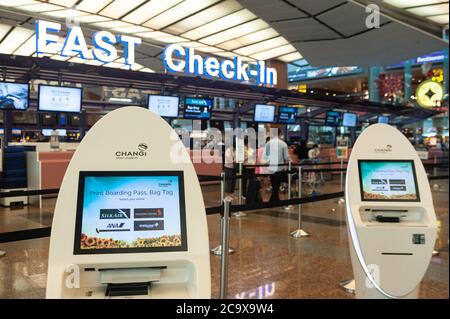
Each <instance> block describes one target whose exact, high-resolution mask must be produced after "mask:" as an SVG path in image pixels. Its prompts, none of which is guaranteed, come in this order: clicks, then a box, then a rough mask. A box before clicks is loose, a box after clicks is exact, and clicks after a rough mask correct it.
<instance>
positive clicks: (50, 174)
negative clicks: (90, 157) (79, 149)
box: [26, 151, 74, 207]
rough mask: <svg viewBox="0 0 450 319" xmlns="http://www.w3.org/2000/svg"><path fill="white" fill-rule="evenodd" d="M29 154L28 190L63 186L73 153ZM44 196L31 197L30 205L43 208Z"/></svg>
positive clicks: (48, 152)
mask: <svg viewBox="0 0 450 319" xmlns="http://www.w3.org/2000/svg"><path fill="white" fill-rule="evenodd" d="M26 153H27V180H28V189H30V190H33V189H53V188H59V187H60V186H61V183H62V180H63V178H64V174H65V172H66V169H67V166H68V165H69V162H70V160H71V159H72V156H73V153H74V152H73V151H41V152H39V151H34V152H26ZM42 197H43V196H30V198H29V203H30V204H34V205H38V206H39V207H41V206H42V201H41V200H42Z"/></svg>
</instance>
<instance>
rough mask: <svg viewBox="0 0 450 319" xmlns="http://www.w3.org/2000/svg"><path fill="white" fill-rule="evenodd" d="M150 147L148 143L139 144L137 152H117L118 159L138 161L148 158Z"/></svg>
mask: <svg viewBox="0 0 450 319" xmlns="http://www.w3.org/2000/svg"><path fill="white" fill-rule="evenodd" d="M147 150H148V146H147V144H146V143H139V145H138V146H137V150H136V151H116V152H115V155H116V159H137V158H139V157H144V156H147V152H146V151H147Z"/></svg>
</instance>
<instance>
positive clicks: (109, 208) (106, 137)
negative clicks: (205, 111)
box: [46, 107, 211, 299]
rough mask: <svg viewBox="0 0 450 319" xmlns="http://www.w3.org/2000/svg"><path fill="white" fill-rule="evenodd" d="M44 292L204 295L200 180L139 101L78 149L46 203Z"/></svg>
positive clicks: (206, 276) (206, 269) (170, 134)
mask: <svg viewBox="0 0 450 319" xmlns="http://www.w3.org/2000/svg"><path fill="white" fill-rule="evenodd" d="M48 267H49V269H48V279H47V291H46V295H47V298H105V297H106V298H112V297H125V296H126V297H139V298H180V299H185V298H210V295H211V284H210V266H209V247H208V231H207V224H206V214H205V207H204V202H203V197H202V192H201V189H200V184H199V182H198V178H197V175H196V172H195V170H194V167H193V165H192V163H191V161H190V158H189V154H188V152H187V150H186V148H185V146H184V145H183V144H182V142H181V141H180V140H179V138H178V136H177V134H176V133H175V132H174V131H173V130H172V128H171V127H170V126H169V125H168V124H167V123H166V121H164V120H163V119H162V118H161V117H159V116H158V115H156V114H154V113H152V112H150V111H148V110H146V109H144V108H139V107H124V108H120V109H118V110H115V111H113V112H110V113H109V114H107V115H106V116H105V117H104V118H102V119H101V120H100V121H99V122H97V123H96V124H95V125H94V127H93V128H92V129H91V130H90V131H89V133H88V134H87V135H86V137H85V138H84V139H83V141H82V142H81V143H80V145H79V146H78V148H77V150H76V152H75V154H74V156H73V158H72V160H71V162H70V164H69V166H68V169H67V171H66V174H65V177H64V180H63V182H62V185H61V189H60V193H59V196H58V200H57V203H56V208H55V213H54V218H53V225H52V233H51V238H50V252H49V265H48Z"/></svg>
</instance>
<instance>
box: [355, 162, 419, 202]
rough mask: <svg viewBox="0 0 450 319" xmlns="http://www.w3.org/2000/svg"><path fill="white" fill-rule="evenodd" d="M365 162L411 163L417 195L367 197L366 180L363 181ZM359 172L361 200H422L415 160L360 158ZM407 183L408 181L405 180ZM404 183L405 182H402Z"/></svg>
mask: <svg viewBox="0 0 450 319" xmlns="http://www.w3.org/2000/svg"><path fill="white" fill-rule="evenodd" d="M363 163H385V164H387V165H389V164H396V163H397V164H398V163H405V164H409V165H410V169H411V171H412V172H411V173H412V178H413V181H414V184H413V185H414V191H415V197H416V198H413V199H401V198H397V199H392V198H366V197H365V196H364V191H365V190H364V182H363V176H362V174H363V170H362V167H361V165H362V164H363ZM358 174H359V189H360V193H361V201H362V202H420V192H419V187H418V183H417V174H416V167H415V165H414V160H398V159H392V160H391V159H389V160H384V159H380V160H378V159H376V160H374V159H359V160H358ZM405 183H406V182H405ZM390 184H391V182H389V185H390ZM402 185H403V184H402ZM406 190H407V188H405V191H406Z"/></svg>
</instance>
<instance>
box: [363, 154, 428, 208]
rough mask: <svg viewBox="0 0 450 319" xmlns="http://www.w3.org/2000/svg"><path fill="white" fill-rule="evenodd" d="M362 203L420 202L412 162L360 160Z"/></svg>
mask: <svg viewBox="0 0 450 319" xmlns="http://www.w3.org/2000/svg"><path fill="white" fill-rule="evenodd" d="M358 167H359V180H360V189H361V200H362V201H390V202H396V201H399V202H418V201H420V196H419V188H418V186H417V177H416V170H415V167H414V161H412V160H358Z"/></svg>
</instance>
